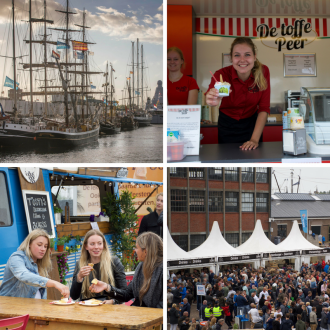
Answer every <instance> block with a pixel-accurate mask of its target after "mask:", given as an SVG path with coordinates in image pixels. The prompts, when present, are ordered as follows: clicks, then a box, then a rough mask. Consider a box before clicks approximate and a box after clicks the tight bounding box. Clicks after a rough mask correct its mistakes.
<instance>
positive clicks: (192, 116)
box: [167, 105, 201, 155]
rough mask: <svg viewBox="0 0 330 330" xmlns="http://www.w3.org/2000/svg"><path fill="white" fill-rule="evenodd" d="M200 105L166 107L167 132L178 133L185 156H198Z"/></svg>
mask: <svg viewBox="0 0 330 330" xmlns="http://www.w3.org/2000/svg"><path fill="white" fill-rule="evenodd" d="M200 118H201V106H200V105H173V106H168V107H167V130H168V131H173V130H175V131H180V138H181V139H182V140H183V141H184V142H185V144H184V154H185V155H199V144H200V123H201V122H200Z"/></svg>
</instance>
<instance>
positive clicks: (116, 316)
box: [0, 297, 163, 330]
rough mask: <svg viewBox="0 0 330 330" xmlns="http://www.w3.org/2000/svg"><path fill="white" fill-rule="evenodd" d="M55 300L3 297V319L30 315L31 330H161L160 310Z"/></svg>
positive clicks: (0, 307)
mask: <svg viewBox="0 0 330 330" xmlns="http://www.w3.org/2000/svg"><path fill="white" fill-rule="evenodd" d="M50 302H51V300H43V299H29V298H14V297H0V319H5V318H10V317H15V316H20V315H25V314H29V315H30V319H29V323H28V325H27V328H26V329H27V330H41V329H43V330H59V329H61V330H63V329H64V330H65V329H70V330H78V329H79V330H87V329H88V330H110V329H112V330H118V329H124V330H126V329H138V330H140V329H141V330H152V329H155V330H159V329H160V325H161V324H162V323H163V310H162V309H160V308H143V307H130V306H126V305H102V306H96V307H86V306H80V305H78V304H77V303H76V304H74V305H69V306H56V305H51V304H49V303H50Z"/></svg>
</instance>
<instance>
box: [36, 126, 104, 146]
mask: <svg viewBox="0 0 330 330" xmlns="http://www.w3.org/2000/svg"><path fill="white" fill-rule="evenodd" d="M98 136H99V128H96V129H93V130H91V131H87V132H78V133H69V132H61V131H52V130H41V131H38V132H36V140H37V144H38V146H44V147H48V148H65V149H68V148H74V147H79V146H82V145H87V144H89V143H93V142H96V141H97V140H98Z"/></svg>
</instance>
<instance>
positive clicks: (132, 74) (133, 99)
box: [130, 41, 134, 110]
mask: <svg viewBox="0 0 330 330" xmlns="http://www.w3.org/2000/svg"><path fill="white" fill-rule="evenodd" d="M132 72H133V74H132V80H133V100H132V103H133V104H134V41H132ZM130 85H131V82H130ZM130 97H131V96H130ZM130 103H131V102H130ZM130 110H132V108H131V105H130Z"/></svg>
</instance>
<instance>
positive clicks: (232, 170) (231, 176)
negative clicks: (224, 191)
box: [225, 167, 238, 181]
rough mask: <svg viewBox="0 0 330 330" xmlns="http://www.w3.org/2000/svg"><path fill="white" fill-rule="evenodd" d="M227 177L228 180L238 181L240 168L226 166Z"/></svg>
mask: <svg viewBox="0 0 330 330" xmlns="http://www.w3.org/2000/svg"><path fill="white" fill-rule="evenodd" d="M225 179H226V181H238V168H237V167H225Z"/></svg>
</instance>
